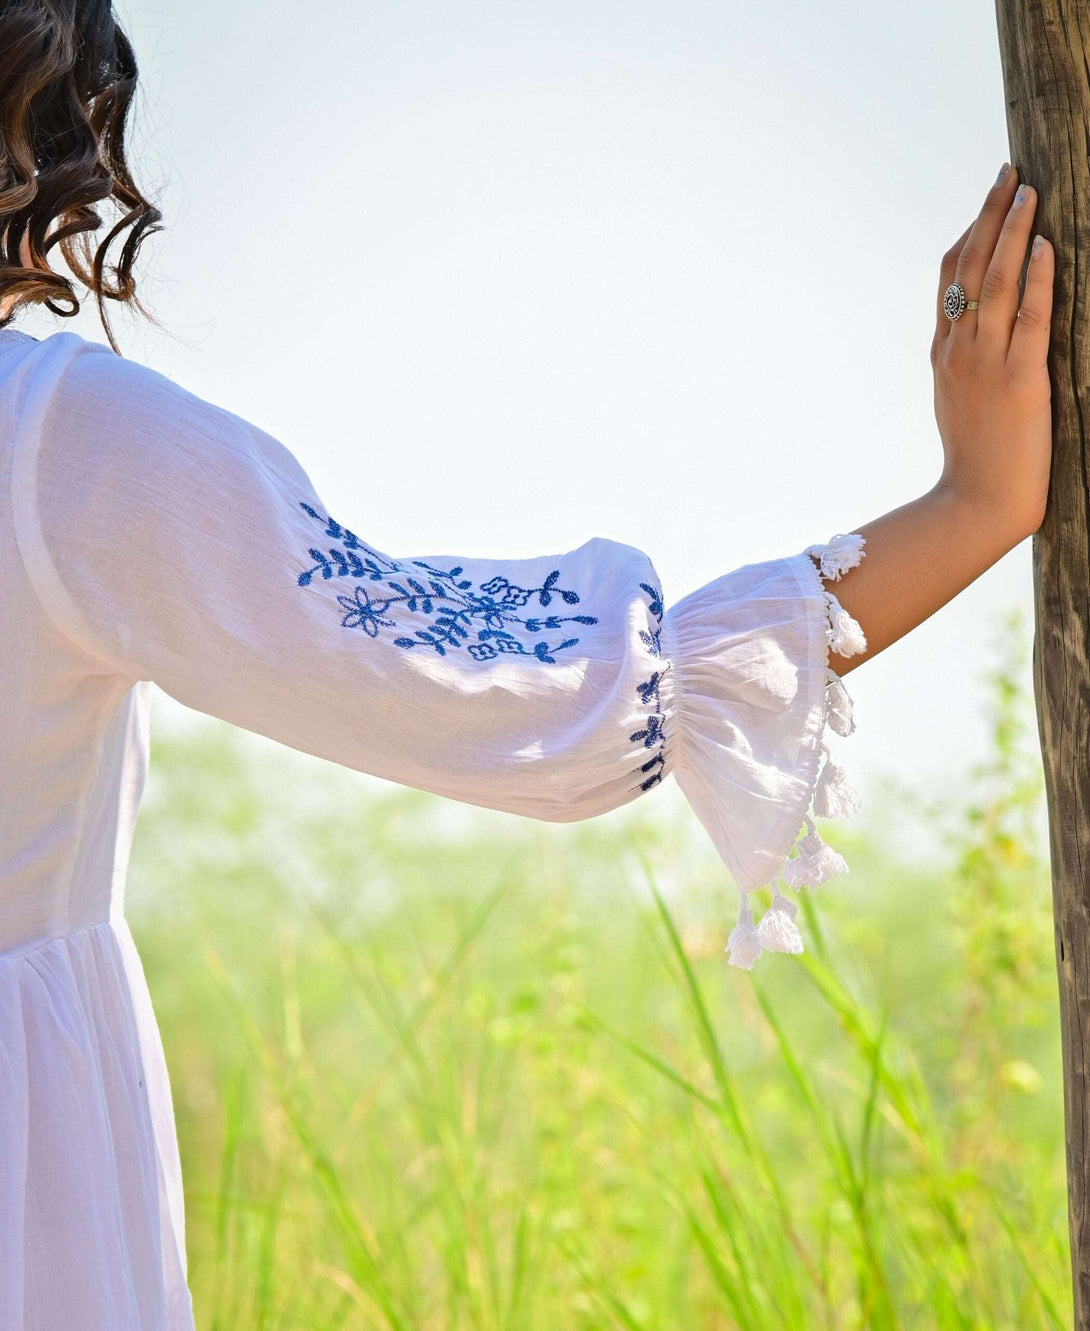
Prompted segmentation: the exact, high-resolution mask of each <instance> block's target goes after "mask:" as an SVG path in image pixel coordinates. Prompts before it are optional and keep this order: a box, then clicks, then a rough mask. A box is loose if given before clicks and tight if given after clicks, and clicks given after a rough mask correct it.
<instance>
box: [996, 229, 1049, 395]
mask: <svg viewBox="0 0 1090 1331" xmlns="http://www.w3.org/2000/svg"><path fill="white" fill-rule="evenodd" d="M1055 259H1056V255H1055V252H1054V251H1053V248H1052V245H1051V243H1050V242H1049V241H1047V240H1045V238H1044V237H1043V236H1037V237H1036V238H1035V240H1034V244H1033V247H1032V248H1031V250H1030V254H1029V267H1028V268H1027V270H1026V288H1025V291H1024V292H1023V294H1022V304H1021V306H1020V307H1019V309H1018V314H1017V317H1016V318H1015V320H1014V332H1013V333H1012V334H1011V341H1010V349H1009V350H1008V352H1007V365H1008V366H1010V367H1011V368H1012V369H1015V370H1019V371H1024V372H1027V373H1033V372H1034V371H1037V370H1040V369H1041V368H1042V367H1044V368H1046V369H1047V366H1048V340H1049V335H1050V333H1051V331H1052V283H1053V278H1054V277H1055V273H1056V263H1055Z"/></svg>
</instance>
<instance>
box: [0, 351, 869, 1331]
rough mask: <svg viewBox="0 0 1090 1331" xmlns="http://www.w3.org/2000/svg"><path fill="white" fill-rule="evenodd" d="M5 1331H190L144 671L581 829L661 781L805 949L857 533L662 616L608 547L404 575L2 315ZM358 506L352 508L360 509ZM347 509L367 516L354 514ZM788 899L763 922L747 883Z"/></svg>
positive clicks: (370, 763)
mask: <svg viewBox="0 0 1090 1331" xmlns="http://www.w3.org/2000/svg"><path fill="white" fill-rule="evenodd" d="M0 476H2V479H0V587H2V588H3V592H2V594H3V610H4V614H3V625H4V632H3V638H2V641H0V679H2V682H3V698H2V700H0V716H2V724H0V1328H3V1331H192V1328H193V1325H194V1323H193V1310H192V1302H191V1298H190V1294H189V1290H188V1287H187V1284H186V1255H185V1221H184V1214H183V1204H182V1175H181V1168H180V1164H179V1152H178V1145H177V1139H176V1135H175V1122H174V1113H173V1108H172V1103H171V1093H170V1084H169V1077H168V1072H167V1066H166V1062H165V1059H164V1054H163V1047H162V1044H161V1042H160V1037H159V1031H158V1028H157V1026H156V1020H155V1016H154V1013H153V1009H152V1003H151V999H150V996H149V991H148V986H147V983H146V981H145V976H144V972H143V968H142V965H141V961H140V958H139V955H138V953H137V950H136V947H135V946H134V943H133V938H132V935H131V933H130V931H129V926H128V923H127V921H126V917H125V909H124V907H125V877H126V869H127V864H128V859H129V850H130V844H131V840H132V836H133V830H134V825H135V821H136V816H137V810H138V806H139V803H140V797H141V792H142V789H143V786H144V780H145V774H146V771H147V765H148V711H149V698H150V693H151V687H152V684H156V685H158V686H159V687H160V688H161V689H163V690H165V692H167V693H169V694H171V695H172V696H173V697H174V698H176V699H178V700H179V701H180V702H182V703H184V704H186V705H187V706H189V707H192V708H195V709H197V710H198V711H200V712H203V713H206V714H208V715H211V716H214V717H219V718H221V719H223V720H226V721H229V722H232V723H233V724H235V725H238V726H242V727H244V728H245V729H247V730H251V731H255V732H257V733H259V734H262V735H266V736H269V737H271V738H273V739H275V740H279V741H280V742H281V743H283V744H286V745H289V746H291V747H292V748H295V749H299V750H302V751H304V752H306V753H311V754H317V755H319V756H320V757H323V758H326V759H328V760H330V761H331V762H335V763H340V764H343V765H344V766H346V767H349V768H353V769H356V770H358V771H362V772H368V773H371V774H373V775H375V776H378V777H382V778H385V779H388V780H390V781H394V782H400V783H402V784H404V785H407V786H413V787H416V788H419V789H422V790H427V791H432V792H435V793H437V794H439V795H444V796H447V797H449V798H451V799H455V800H462V801H465V802H468V803H470V804H477V805H482V806H487V807H490V808H493V809H499V810H505V811H507V812H510V813H515V814H522V815H525V816H529V817H532V818H539V819H547V820H552V821H559V822H563V821H569V820H575V819H583V818H589V817H592V816H593V815H596V814H599V813H602V812H604V811H606V810H610V809H614V808H617V807H619V806H621V805H624V804H626V803H628V802H630V801H632V800H636V799H640V798H643V797H644V796H648V797H649V798H654V792H655V791H656V790H657V789H658V787H660V786H661V785H662V784H663V783H664V782H665V781H667V780H668V779H669V778H671V777H672V778H673V779H674V780H675V781H676V782H677V783H678V785H679V786H680V788H681V790H682V791H683V792H684V794H685V796H686V798H687V799H688V801H689V803H690V804H691V806H692V809H693V810H694V812H695V814H696V816H697V818H698V819H699V820H700V822H701V823H702V824H703V825H704V827H705V828H706V829H707V831H708V834H709V835H710V837H711V840H712V842H713V843H714V845H715V847H716V849H717V850H718V851H719V854H720V855H721V857H722V859H723V861H724V863H725V865H726V867H727V869H728V870H729V871H730V874H731V876H732V877H733V879H734V882H735V885H736V887H737V888H738V889H739V894H740V895H739V903H740V904H739V908H738V919H737V923H736V925H735V926H734V928H733V931H732V933H731V935H730V944H729V949H730V952H729V960H730V961H731V962H732V963H733V964H735V965H740V966H744V967H747V968H748V967H749V966H751V965H752V964H753V963H754V961H755V960H756V959H757V957H758V956H759V955H760V953H761V952H762V951H781V952H798V951H800V950H801V949H802V945H803V944H802V939H801V937H800V935H799V931H798V928H797V926H796V924H795V915H796V912H797V902H796V900H794V899H793V897H794V895H795V893H796V892H797V891H798V890H799V889H801V888H803V887H807V886H813V885H816V884H817V883H820V882H821V881H823V880H824V879H825V878H827V877H829V876H830V875H832V874H835V873H839V872H843V871H844V869H845V867H846V866H845V864H844V861H843V860H842V859H841V858H840V856H839V855H837V854H836V852H835V851H834V850H833V849H832V848H831V847H829V846H828V845H826V844H825V843H824V842H823V841H822V839H821V837H820V835H819V834H818V831H817V828H816V825H815V823H814V817H815V816H817V817H827V816H834V815H838V814H843V813H850V812H852V811H853V810H854V809H855V807H856V806H857V804H858V796H857V795H856V794H855V792H854V791H853V790H852V788H851V786H850V785H849V784H848V782H847V779H846V777H845V775H844V772H843V770H842V768H841V767H840V766H839V764H838V763H837V762H836V761H835V759H834V757H833V756H832V754H831V753H830V749H829V745H828V743H827V732H828V730H830V729H831V730H834V731H836V732H838V733H839V734H848V733H850V731H851V730H852V728H853V725H854V722H853V720H852V716H851V704H850V700H849V698H848V695H847V693H846V691H845V690H844V687H843V684H842V683H841V682H840V680H839V679H838V678H837V676H836V674H835V673H834V672H833V671H832V670H831V669H830V665H829V661H830V652H831V651H832V652H836V653H838V654H840V655H842V656H847V655H850V654H851V653H852V652H859V651H863V650H865V647H866V643H865V639H864V636H863V633H862V630H861V628H860V626H859V625H858V624H856V623H855V621H854V620H852V619H851V617H850V616H849V615H847V613H846V612H845V611H844V610H843V607H842V606H841V605H840V603H839V601H838V600H837V597H836V595H835V591H834V586H835V583H836V582H837V580H838V579H839V577H840V576H841V574H842V573H843V572H844V571H846V570H847V569H849V568H851V567H853V566H854V565H855V564H857V563H858V562H859V560H860V559H861V557H862V555H863V547H864V542H863V539H862V537H861V536H859V535H858V534H857V533H847V534H841V535H837V536H835V537H833V538H832V539H830V540H829V541H827V542H826V543H824V544H821V545H815V546H810V547H808V548H807V549H805V550H802V551H800V552H798V553H797V554H793V555H789V556H786V557H784V558H779V559H773V560H769V561H766V562H762V563H754V564H749V565H746V566H744V567H742V568H738V569H736V570H734V571H733V572H729V573H727V574H725V575H724V576H722V577H720V578H718V579H716V580H715V581H713V582H710V583H709V584H707V585H706V586H703V587H701V588H699V589H698V590H696V591H694V592H691V593H689V594H688V595H687V596H685V597H683V598H682V599H680V600H677V601H675V602H669V601H668V600H666V599H664V594H663V589H662V587H661V584H660V581H659V578H658V575H657V573H656V571H655V568H654V565H653V564H652V562H651V560H650V559H649V557H648V556H647V555H646V554H644V553H643V552H642V551H641V550H638V549H635V548H633V547H631V546H628V545H624V544H621V543H619V542H616V541H612V540H609V539H606V538H602V537H594V538H592V539H588V540H587V541H586V542H585V543H584V544H583V545H580V546H578V547H577V548H576V549H573V550H569V551H567V552H564V553H559V554H546V555H531V556H529V557H526V558H520V559H490V558H485V557H479V556H468V555H465V556H463V555H450V554H442V553H438V554H420V555H412V556H404V555H399V556H397V557H393V556H391V555H389V554H387V553H385V551H384V550H383V549H381V548H380V546H379V545H377V544H372V543H371V537H372V536H373V535H374V528H376V527H377V526H378V515H376V514H372V513H369V512H368V511H367V505H366V503H365V502H364V501H363V500H362V498H361V499H357V500H354V501H353V502H352V503H348V502H341V501H340V500H338V501H337V504H336V506H335V508H332V509H331V508H330V507H329V506H327V504H326V503H325V501H324V500H323V499H322V498H320V497H319V495H318V494H317V493H316V492H315V489H314V486H313V485H312V483H311V481H310V479H309V478H308V476H307V474H306V472H305V470H304V469H303V467H302V466H301V465H300V463H299V461H298V460H297V459H296V457H295V456H294V454H293V453H292V452H291V451H289V449H288V448H287V447H286V446H285V445H284V444H283V443H281V442H279V441H278V440H277V439H275V438H273V437H272V436H271V435H269V434H268V433H266V432H265V431H263V430H262V429H260V428H259V427H258V426H256V425H254V424H252V423H251V422H249V421H247V420H245V419H243V418H242V417H240V416H238V415H235V414H233V413H232V412H230V411H229V410H227V409H225V408H223V407H220V406H217V405H215V404H214V403H211V402H208V401H205V400H203V399H202V398H200V397H198V396H196V395H195V394H193V393H191V392H188V391H187V390H185V389H184V388H182V387H181V386H180V385H178V384H177V383H175V382H174V381H173V380H171V379H170V378H168V377H167V376H165V375H162V374H160V373H158V372H156V371H155V370H152V369H150V368H148V367H146V366H144V365H141V364H139V363H137V362H135V361H132V360H129V359H127V358H125V357H123V356H119V355H117V354H115V353H114V352H113V350H112V349H111V348H110V347H108V346H107V345H105V344H104V343H100V342H96V341H92V340H88V339H85V338H83V337H81V336H80V335H78V334H76V333H73V332H67V331H62V332H55V333H53V334H51V335H49V336H46V337H43V338H40V339H39V338H36V337H33V336H31V335H29V334H27V333H24V332H22V331H21V330H17V329H14V328H10V327H9V328H6V329H0ZM345 509H348V510H350V511H347V512H346V511H345ZM348 523H351V524H352V525H351V526H350V525H347V524H348ZM765 885H772V886H773V889H774V890H773V895H772V898H771V905H770V906H769V908H768V909H767V910H766V911H765V912H764V913H763V914H762V916H761V918H760V920H759V921H757V920H756V919H755V917H754V913H753V911H752V910H751V908H750V901H751V893H752V891H753V890H754V889H756V888H758V887H762V886H765Z"/></svg>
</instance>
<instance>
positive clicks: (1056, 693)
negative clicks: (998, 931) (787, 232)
mask: <svg viewBox="0 0 1090 1331" xmlns="http://www.w3.org/2000/svg"><path fill="white" fill-rule="evenodd" d="M996 16H997V19H998V25H999V46H1000V52H1001V57H1002V62H1003V86H1004V93H1005V101H1006V106H1007V131H1008V135H1009V139H1010V152H1009V157H1010V161H1011V163H1012V164H1013V165H1014V166H1016V167H1017V168H1018V170H1019V173H1020V176H1021V179H1022V180H1025V181H1027V182H1028V183H1029V184H1031V185H1033V186H1034V187H1035V188H1036V189H1037V191H1038V203H1037V214H1036V217H1035V223H1034V226H1035V230H1037V231H1040V232H1042V233H1043V234H1044V235H1045V236H1046V237H1047V238H1048V239H1049V240H1051V241H1052V243H1053V245H1054V247H1055V251H1056V285H1055V296H1054V301H1053V307H1052V341H1051V348H1050V352H1049V370H1050V375H1051V379H1052V431H1053V462H1052V483H1051V486H1050V488H1049V499H1048V509H1047V513H1046V516H1045V522H1044V526H1043V527H1042V528H1041V530H1040V532H1039V533H1038V534H1037V535H1036V536H1035V537H1034V541H1033V578H1034V592H1035V600H1036V617H1035V629H1036V631H1035V635H1034V644H1033V674H1034V688H1035V693H1036V699H1037V721H1038V726H1039V730H1040V737H1041V750H1042V755H1043V757H1044V768H1045V785H1046V790H1047V794H1048V815H1049V828H1050V833H1049V842H1050V846H1051V851H1052V897H1053V911H1054V918H1055V929H1056V963H1057V971H1058V975H1059V987H1060V1020H1061V1026H1062V1039H1063V1071H1064V1119H1065V1127H1066V1134H1067V1176H1068V1225H1069V1230H1070V1235H1071V1274H1072V1282H1073V1285H1074V1295H1075V1326H1076V1327H1077V1328H1079V1329H1080V1331H1082V1329H1083V1328H1088V1329H1090V534H1088V522H1087V514H1088V509H1090V486H1088V477H1090V434H1088V432H1087V422H1090V336H1088V333H1090V329H1088V325H1087V296H1088V293H1090V8H1088V6H1087V5H1086V4H1085V3H1084V2H1083V0H996ZM951 57H952V60H953V67H955V68H956V65H957V62H958V60H959V59H964V58H965V52H963V51H962V52H951Z"/></svg>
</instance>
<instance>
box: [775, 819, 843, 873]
mask: <svg viewBox="0 0 1090 1331" xmlns="http://www.w3.org/2000/svg"><path fill="white" fill-rule="evenodd" d="M805 822H806V827H807V833H806V835H805V836H804V837H803V838H802V839H801V840H800V841H799V843H798V847H797V853H796V854H795V856H794V857H793V858H792V859H790V860H788V861H787V863H786V864H785V865H784V866H783V881H784V882H785V883H786V884H787V886H788V887H795V888H798V887H820V886H821V884H822V883H824V882H825V881H826V879H829V878H835V877H836V875H837V874H841V873H847V872H848V865H847V862H846V861H845V859H844V857H843V855H838V854H837V852H836V851H835V850H834V849H833V848H832V846H827V845H826V844H825V842H824V841H822V839H821V837H819V836H818V833H817V828H816V827H815V826H814V824H813V820H812V819H811V818H810V817H807V818H806V819H805Z"/></svg>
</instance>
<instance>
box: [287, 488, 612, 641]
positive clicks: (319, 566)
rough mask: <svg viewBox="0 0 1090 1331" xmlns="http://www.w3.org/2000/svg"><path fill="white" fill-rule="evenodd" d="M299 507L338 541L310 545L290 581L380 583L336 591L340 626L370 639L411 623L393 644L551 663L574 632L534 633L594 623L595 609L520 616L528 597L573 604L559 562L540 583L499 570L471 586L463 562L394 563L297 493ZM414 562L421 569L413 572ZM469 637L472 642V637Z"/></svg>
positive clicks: (303, 584)
mask: <svg viewBox="0 0 1090 1331" xmlns="http://www.w3.org/2000/svg"><path fill="white" fill-rule="evenodd" d="M299 506H300V508H302V510H303V512H304V513H306V514H307V515H308V517H311V518H313V519H314V521H315V522H317V523H318V524H319V526H320V527H321V528H322V531H323V532H324V534H325V535H326V537H328V538H329V540H331V541H334V542H337V543H338V544H335V545H331V546H329V547H328V548H327V549H326V550H319V549H316V548H314V547H312V548H311V549H309V550H308V551H307V553H308V554H309V556H310V558H311V559H312V560H313V561H314V563H313V564H312V566H311V567H310V568H307V569H304V570H303V571H302V572H301V573H300V574H299V575H298V577H297V579H296V581H297V582H298V585H299V586H300V587H307V586H309V585H310V584H311V583H312V582H313V581H314V578H315V576H316V575H320V576H321V577H322V578H323V579H325V580H326V581H328V580H330V579H332V578H354V579H357V580H365V581H367V582H369V583H371V584H372V585H374V584H379V585H378V586H376V587H375V588H374V591H375V594H374V595H372V594H371V593H370V592H368V591H367V590H366V588H365V587H363V586H360V585H357V586H356V587H355V588H354V589H353V591H352V594H351V595H350V596H338V597H337V601H338V602H339V604H340V605H341V606H342V608H343V609H344V610H345V612H346V613H345V615H344V617H343V618H342V619H341V624H342V626H343V627H344V628H349V629H361V630H362V631H363V632H364V633H366V634H367V636H368V637H370V638H377V637H378V636H379V631H380V629H384V628H390V629H405V630H410V631H411V636H410V634H409V633H405V632H402V633H400V634H399V635H398V636H397V637H395V638H394V639H393V643H394V645H395V646H396V647H401V648H403V649H404V650H405V651H410V650H413V649H415V648H424V649H425V650H426V651H432V652H435V653H436V654H437V655H439V656H445V655H446V654H447V652H448V651H449V650H457V649H460V648H463V647H464V648H465V650H466V651H467V652H468V653H469V655H470V656H472V657H473V658H474V659H475V660H477V661H493V660H496V659H497V658H498V657H499V656H501V655H514V656H530V657H534V658H536V659H537V660H539V661H542V662H544V663H546V664H548V665H555V664H556V661H557V653H559V652H566V651H568V650H570V649H571V648H572V647H575V646H577V645H578V643H579V639H578V638H563V639H562V640H561V641H559V642H557V643H556V644H555V645H550V643H549V642H548V641H547V640H542V639H540V638H537V635H538V634H541V633H543V632H549V631H552V632H555V631H557V630H560V629H562V628H563V626H564V625H565V624H568V623H572V624H583V625H587V626H589V625H592V624H597V623H598V619H597V616H595V615H586V614H580V615H556V614H550V615H546V616H537V617H536V618H523V616H522V615H521V614H519V613H518V612H519V611H520V610H522V608H523V607H524V606H527V605H529V604H530V603H531V602H536V603H537V604H538V605H541V606H544V607H548V606H549V605H551V604H552V602H553V600H554V599H555V598H559V599H560V600H562V601H563V602H564V604H565V605H578V604H579V593H578V592H576V591H574V590H572V589H571V588H569V587H560V586H558V585H557V584H558V583H559V580H560V570H559V569H553V570H552V572H551V573H550V574H549V575H548V577H546V578H545V580H544V581H543V582H542V584H541V586H540V587H522V586H520V585H519V584H518V583H515V582H512V581H511V580H510V579H509V578H505V577H504V576H503V575H502V574H496V575H495V576H494V577H491V578H489V579H488V581H487V582H483V583H481V584H480V586H479V587H477V586H474V583H473V579H472V578H467V577H465V576H464V574H465V569H464V567H463V566H462V565H461V564H456V565H454V566H453V567H452V568H446V569H443V568H435V567H434V566H433V565H431V564H429V563H427V561H426V560H422V559H414V560H412V561H411V564H410V565H405V564H400V563H398V562H397V561H396V560H393V559H388V558H387V557H386V556H385V555H382V554H380V553H379V552H378V551H377V550H372V549H371V547H370V546H368V545H365V544H364V542H363V541H361V540H360V538H359V537H358V536H356V535H355V533H354V532H351V531H349V529H348V528H347V527H342V526H341V524H340V523H339V522H335V521H334V520H333V519H332V518H331V517H325V516H323V515H322V514H321V513H319V512H318V511H317V510H316V509H314V508H312V507H311V505H310V504H307V503H304V502H303V501H302V500H300V503H299ZM357 550H359V551H361V552H362V555H361V554H357V553H356V551H357ZM417 569H419V570H420V573H416V572H415V570H417ZM398 608H400V609H401V610H402V611H404V612H405V613H407V614H409V615H416V616H421V615H423V616H425V617H426V618H427V621H428V622H427V624H426V626H425V627H418V626H415V625H412V624H409V623H405V622H404V621H402V620H399V619H397V618H395V610H396V609H398ZM520 633H525V634H526V635H533V638H530V637H527V638H526V639H523V638H522V637H521V636H517V635H519V634H520ZM472 638H475V641H470V639H472ZM534 639H536V640H534Z"/></svg>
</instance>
